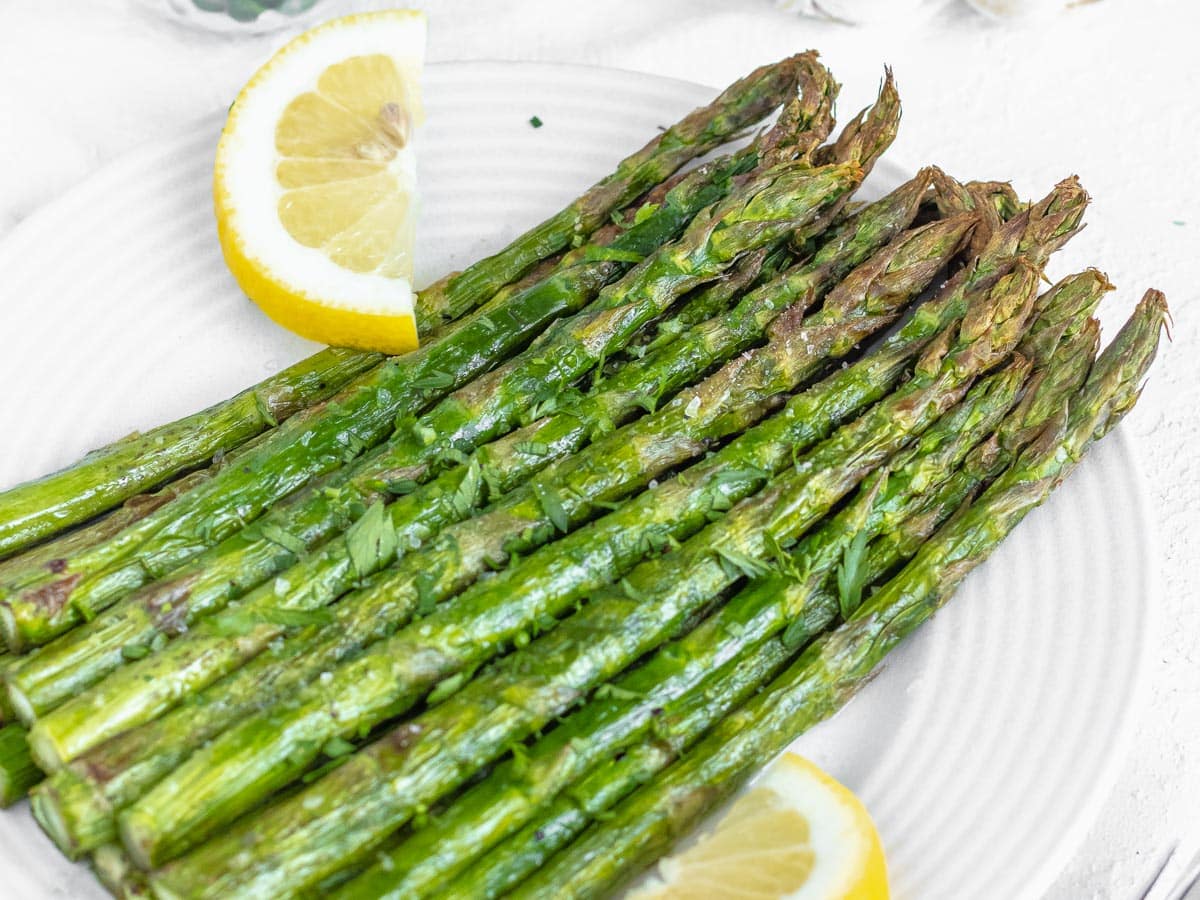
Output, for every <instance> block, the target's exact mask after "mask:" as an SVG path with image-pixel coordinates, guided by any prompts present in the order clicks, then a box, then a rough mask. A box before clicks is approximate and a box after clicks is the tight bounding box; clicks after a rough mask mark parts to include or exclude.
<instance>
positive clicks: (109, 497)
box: [0, 348, 383, 558]
mask: <svg viewBox="0 0 1200 900" xmlns="http://www.w3.org/2000/svg"><path fill="white" fill-rule="evenodd" d="M382 359H383V357H382V356H380V355H379V354H377V353H359V352H356V351H352V350H337V349H332V348H330V349H326V350H322V351H321V352H319V353H316V354H314V355H313V356H310V357H309V358H308V359H304V360H301V361H300V362H298V363H296V364H295V365H292V366H289V367H288V368H286V369H284V370H283V371H282V372H279V373H278V374H277V375H273V376H271V377H270V378H268V379H266V380H265V381H263V382H261V383H259V384H256V385H255V386H254V387H252V388H250V389H248V390H245V391H243V392H242V393H240V394H237V395H236V396H234V397H232V398H230V399H229V400H225V401H223V402H221V403H217V404H215V405H213V406H210V407H208V408H207V409H205V410H202V411H201V412H198V413H194V414H193V415H190V416H186V417H185V418H182V419H179V420H177V421H175V422H172V423H170V424H168V425H163V426H160V427H158V428H153V429H151V430H149V431H147V432H145V433H134V434H131V435H130V436H128V437H126V438H124V439H122V440H119V441H116V442H114V443H112V444H108V445H107V446H105V447H101V448H100V449H98V450H93V451H92V452H91V453H89V454H88V455H87V456H85V457H84V458H83V459H81V460H80V461H79V462H77V463H74V464H72V465H71V466H68V467H67V468H65V469H63V470H61V471H59V472H55V473H54V474H52V475H46V476H43V477H42V478H38V479H35V480H33V481H27V482H25V483H23V484H19V485H17V486H15V487H13V488H10V489H8V490H6V491H4V492H2V493H0V558H3V557H5V556H9V555H11V554H13V553H16V552H17V551H19V550H21V549H22V548H24V547H27V546H29V545H31V544H33V543H35V542H36V541H39V540H42V539H44V538H46V537H50V536H52V535H55V534H58V533H59V532H62V531H64V530H65V529H67V528H69V527H71V526H72V525H76V524H78V523H80V522H83V521H86V520H87V519H90V518H92V517H93V516H96V515H99V514H100V513H102V512H104V511H106V510H108V509H111V508H112V507H114V506H116V505H117V504H118V503H120V502H121V501H122V500H125V499H128V498H130V497H133V496H134V495H136V494H139V493H141V492H142V491H145V490H148V489H150V488H152V487H154V486H155V485H156V484H160V483H161V482H163V481H165V480H166V479H168V478H171V477H172V476H174V475H178V474H180V473H182V472H186V471H187V470H188V469H190V468H195V467H196V466H200V465H203V464H205V463H206V462H207V461H208V460H210V459H212V457H213V456H214V455H217V454H220V453H223V452H227V451H229V450H232V449H234V448H236V447H237V446H239V445H240V444H242V443H244V442H245V441H247V440H249V439H250V438H252V437H254V436H255V435H257V434H259V433H261V432H263V431H265V430H266V429H268V428H271V427H272V426H274V425H275V424H277V423H278V422H282V421H283V420H285V419H287V418H289V417H290V416H292V415H294V414H295V413H297V412H299V411H300V410H303V409H306V408H308V407H310V406H312V405H313V404H314V403H318V402H319V401H322V400H324V399H326V398H327V397H329V396H330V395H331V394H333V393H334V392H335V391H336V390H338V389H339V388H340V387H342V385H344V384H346V382H348V381H350V380H351V379H352V378H355V377H357V376H358V375H360V374H362V373H363V372H365V371H366V370H368V369H370V368H372V367H374V366H375V365H377V364H378V363H379V361H380V360H382Z"/></svg>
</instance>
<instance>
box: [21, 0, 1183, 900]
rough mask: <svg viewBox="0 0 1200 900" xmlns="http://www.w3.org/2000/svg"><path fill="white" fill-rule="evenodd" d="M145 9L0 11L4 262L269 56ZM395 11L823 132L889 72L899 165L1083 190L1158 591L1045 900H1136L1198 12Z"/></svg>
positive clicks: (1151, 859)
mask: <svg viewBox="0 0 1200 900" xmlns="http://www.w3.org/2000/svg"><path fill="white" fill-rule="evenodd" d="M323 2H324V3H325V4H326V5H327V7H328V8H329V9H330V10H331V11H333V10H349V9H352V8H361V7H364V6H368V5H370V4H368V3H364V2H357V3H356V2H353V0H323ZM147 5H148V2H147V3H138V2H134V0H88V2H86V3H81V2H79V0H4V2H3V3H0V123H3V125H2V135H3V136H2V137H0V239H2V238H3V236H4V234H5V233H6V232H7V231H8V230H9V229H10V228H11V227H12V226H13V225H15V224H16V223H17V222H19V221H20V220H21V219H22V217H24V216H25V215H27V214H28V213H29V212H31V211H32V210H34V209H36V208H37V207H38V206H39V205H40V204H42V203H45V202H47V201H48V200H51V199H53V198H54V197H56V196H58V195H59V194H61V193H62V192H64V191H66V190H68V189H69V188H70V187H71V186H72V185H73V184H75V183H77V182H78V181H80V180H81V179H83V178H85V177H86V176H87V175H88V174H89V173H90V172H92V171H93V170H95V169H96V168H97V167H99V166H100V165H102V164H103V163H105V162H106V161H108V160H111V159H113V158H115V157H117V156H119V155H120V154H121V153H122V152H124V151H125V150H127V149H129V148H131V147H133V146H135V145H137V144H139V143H142V142H144V141H147V140H153V139H155V138H158V137H165V136H169V135H172V134H173V133H175V132H177V131H179V130H180V129H182V128H184V127H186V126H187V125H188V124H189V123H191V122H193V121H194V120H195V119H197V118H199V117H200V116H202V115H204V114H206V113H210V112H212V111H213V110H217V109H221V108H223V107H224V106H227V105H228V103H229V102H230V100H231V99H232V98H233V96H234V94H235V93H236V89H237V87H238V86H240V85H241V83H242V82H243V81H244V80H245V79H246V78H247V77H248V76H249V74H250V73H251V72H252V71H253V69H254V68H255V67H256V65H257V64H258V62H260V61H261V60H262V58H263V57H264V54H266V53H267V52H268V51H269V50H270V49H271V48H272V47H273V46H274V45H275V44H276V43H277V42H278V41H280V40H281V39H282V38H281V36H279V35H273V36H267V37H259V38H250V37H239V38H237V39H235V40H230V39H226V38H223V37H218V36H212V35H208V34H205V33H201V32H197V31H192V30H189V29H185V28H181V27H174V26H167V25H164V24H163V22H162V21H161V20H160V19H159V18H158V17H157V16H156V15H154V14H152V13H149V12H147V11H146V10H145V8H144V7H146V6H147ZM410 5H413V6H419V7H422V8H425V9H426V10H427V11H428V12H429V15H430V20H431V27H430V36H429V57H430V59H431V60H446V59H475V58H501V59H533V60H554V61H570V62H579V63H594V64H598V65H606V66H617V67H621V68H627V69H635V70H640V71H646V72H653V73H656V74H662V75H671V76H676V77H679V78H687V79H691V80H694V81H699V82H703V83H707V84H712V85H724V84H726V83H728V82H729V81H731V80H733V79H734V78H736V77H737V76H739V75H741V74H743V73H744V72H746V71H748V70H749V69H750V68H752V67H754V66H755V65H757V64H759V63H761V62H764V61H767V60H771V59H775V58H778V57H780V56H783V55H785V54H787V53H791V52H794V51H796V50H799V49H804V48H808V47H815V48H817V49H819V50H820V51H821V53H822V54H823V57H824V59H825V61H826V63H827V64H828V65H829V66H830V67H831V68H832V69H833V71H834V73H835V74H836V75H837V77H838V78H839V79H840V80H841V81H842V82H843V83H844V88H843V91H842V95H841V109H842V110H843V118H844V117H845V114H846V112H848V111H850V110H855V109H857V108H859V107H860V106H862V105H864V104H865V103H867V102H869V100H870V99H871V97H872V96H873V93H874V91H875V88H876V86H877V84H878V81H879V78H880V74H881V71H882V67H883V65H884V64H890V65H892V66H893V67H894V69H895V72H896V76H897V78H898V81H899V85H900V89H901V94H902V96H903V98H904V125H903V128H902V130H901V132H900V137H899V139H898V140H897V141H896V144H895V146H894V148H893V150H892V151H891V154H892V156H893V158H895V159H896V160H898V161H900V162H902V163H904V164H907V165H911V166H913V167H916V166H918V165H920V164H923V163H927V162H935V163H937V164H939V165H941V166H942V167H944V168H946V169H947V170H948V171H950V172H951V173H953V174H955V175H957V176H959V177H961V178H998V179H1011V180H1012V181H1013V182H1014V184H1015V185H1016V187H1017V189H1018V190H1019V191H1020V192H1021V193H1022V194H1023V195H1025V196H1041V195H1042V194H1044V193H1045V192H1046V191H1047V190H1048V189H1049V187H1050V186H1051V185H1052V184H1053V183H1054V182H1055V181H1057V180H1059V179H1060V178H1062V177H1064V176H1065V175H1068V174H1072V173H1076V174H1078V175H1079V176H1080V177H1081V179H1082V180H1083V183H1084V185H1085V186H1087V188H1088V189H1089V190H1090V191H1091V192H1092V194H1093V196H1094V197H1095V202H1094V204H1093V207H1092V209H1091V211H1090V213H1089V216H1088V219H1089V223H1090V225H1089V227H1088V229H1087V230H1086V231H1085V232H1084V233H1083V234H1082V235H1081V236H1080V237H1078V238H1077V239H1075V240H1074V241H1072V242H1071V244H1070V245H1069V246H1068V248H1067V249H1066V250H1065V251H1063V253H1062V254H1061V257H1062V258H1061V260H1060V261H1059V262H1058V263H1056V271H1057V272H1059V273H1060V274H1061V273H1064V272H1066V271H1068V270H1069V269H1073V268H1075V267H1082V266H1086V265H1097V266H1099V267H1101V268H1103V269H1104V270H1105V271H1106V272H1108V274H1109V276H1110V277H1111V278H1112V280H1113V281H1114V282H1115V283H1116V284H1117V286H1118V288H1119V289H1120V290H1119V291H1117V292H1116V293H1115V294H1114V295H1112V296H1111V297H1110V298H1109V299H1108V300H1106V301H1105V303H1104V305H1103V306H1102V308H1101V317H1102V319H1103V320H1104V321H1105V322H1106V323H1107V324H1108V325H1110V326H1111V325H1113V323H1115V322H1117V321H1118V320H1119V318H1120V317H1122V316H1123V315H1124V314H1125V313H1126V312H1127V311H1128V310H1129V309H1130V308H1131V306H1132V304H1133V302H1134V301H1135V300H1136V299H1137V297H1138V296H1139V295H1140V294H1141V292H1142V291H1143V290H1144V289H1145V288H1146V287H1148V286H1151V285H1153V286H1156V287H1159V288H1161V289H1163V290H1164V291H1166V293H1167V296H1168V298H1169V299H1170V301H1171V304H1172V306H1173V308H1174V311H1175V317H1176V323H1175V328H1174V344H1173V345H1170V346H1167V347H1166V349H1165V351H1164V353H1163V354H1162V357H1161V359H1160V361H1159V363H1158V364H1157V366H1156V368H1155V371H1154V375H1153V378H1152V380H1151V382H1150V384H1149V386H1148V387H1147V389H1146V392H1145V396H1144V398H1143V400H1142V402H1141V404H1140V405H1139V407H1138V408H1137V410H1136V411H1135V412H1134V413H1133V414H1132V415H1131V416H1130V417H1129V419H1128V420H1127V422H1126V424H1125V425H1123V426H1122V427H1124V428H1126V429H1127V430H1128V432H1130V433H1132V434H1133V435H1134V436H1135V438H1136V440H1137V441H1138V443H1139V445H1140V452H1141V458H1142V460H1143V466H1144V470H1145V473H1146V476H1147V482H1148V485H1149V490H1150V491H1151V494H1152V499H1153V507H1154V509H1155V510H1157V514H1158V531H1159V535H1160V537H1159V540H1160V545H1161V549H1162V566H1163V571H1164V575H1165V577H1164V579H1163V582H1164V585H1165V590H1164V596H1163V602H1162V610H1161V615H1160V617H1159V622H1160V626H1159V638H1158V641H1157V646H1156V650H1155V652H1154V654H1153V657H1152V660H1151V663H1150V665H1151V672H1150V683H1151V687H1150V690H1149V693H1148V699H1147V703H1146V705H1145V708H1144V709H1143V710H1141V719H1140V723H1139V726H1138V730H1137V734H1136V737H1135V739H1134V743H1133V749H1132V751H1131V754H1130V756H1129V759H1128V760H1127V762H1126V764H1125V766H1124V768H1123V771H1122V774H1121V775H1120V776H1119V779H1118V781H1117V784H1116V787H1115V789H1114V791H1113V793H1112V796H1111V797H1110V799H1109V800H1108V802H1107V803H1106V804H1105V806H1104V807H1103V810H1102V812H1101V814H1100V817H1099V818H1098V820H1097V821H1096V823H1095V825H1094V827H1093V828H1092V830H1091V832H1090V834H1089V835H1088V837H1087V839H1086V841H1085V843H1084V845H1083V846H1082V847H1081V849H1080V851H1079V852H1078V853H1077V855H1076V856H1075V858H1074V860H1073V861H1072V862H1071V863H1070V865H1069V866H1068V868H1067V869H1066V870H1065V871H1064V872H1063V874H1062V876H1061V878H1060V879H1059V881H1058V882H1057V884H1056V885H1055V886H1054V888H1053V889H1052V890H1051V891H1050V893H1049V894H1048V895H1047V896H1048V897H1049V898H1053V900H1079V898H1089V897H1095V898H1110V897H1111V898H1118V900H1132V898H1134V897H1140V896H1141V892H1142V890H1143V889H1144V887H1145V885H1146V883H1147V882H1148V881H1149V879H1150V878H1151V877H1152V875H1153V873H1154V871H1155V870H1156V869H1157V868H1158V866H1159V865H1160V864H1161V862H1162V860H1163V858H1164V857H1165V855H1166V853H1167V851H1168V850H1169V849H1170V848H1171V847H1172V846H1173V845H1174V844H1175V843H1176V842H1178V841H1180V840H1183V841H1185V842H1186V841H1189V840H1191V841H1193V842H1194V841H1195V840H1196V838H1197V835H1198V834H1200V813H1198V812H1197V809H1200V802H1198V801H1200V751H1198V750H1197V747H1198V746H1200V611H1198V608H1200V607H1198V604H1197V593H1198V591H1200V573H1198V572H1197V567H1196V566H1195V565H1193V563H1195V562H1196V561H1197V560H1198V559H1200V453H1198V452H1197V441H1200V427H1198V423H1197V414H1196V410H1197V407H1198V406H1200V355H1197V352H1196V350H1195V349H1194V348H1195V346H1196V338H1197V336H1198V332H1200V324H1198V323H1200V316H1197V315H1196V314H1195V312H1194V309H1193V307H1194V305H1195V304H1194V300H1195V298H1196V294H1197V290H1198V286H1200V160H1198V158H1197V154H1198V151H1200V63H1198V61H1197V58H1196V52H1195V47H1196V39H1197V37H1200V3H1197V2H1196V0H1099V2H1095V3H1092V4H1084V5H1081V6H1079V7H1078V8H1076V9H1074V10H1072V11H1071V12H1069V13H1067V14H1064V15H1063V16H1061V17H1059V18H1056V19H1053V20H1051V21H1049V22H1043V23H1040V24H1038V25H1036V26H1033V25H1023V26H1018V25H993V24H989V23H988V22H987V21H985V20H983V19H981V18H980V17H978V16H977V15H976V14H974V13H972V12H970V11H969V10H968V9H966V8H965V7H961V6H952V7H950V8H948V9H946V10H944V11H943V12H941V13H939V14H938V15H936V16H935V17H934V18H933V19H932V20H928V21H923V22H911V23H907V24H906V25H905V26H903V27H899V28H898V27H896V26H890V27H861V28H848V27H845V26H841V25H836V24H830V23H825V22H817V21H813V20H811V19H803V18H799V17H797V16H795V15H792V14H788V13H784V12H781V11H779V10H777V9H776V8H775V7H774V6H773V5H772V3H771V2H770V0H606V2H601V0H595V2H582V0H572V2H567V3H564V2H562V0H488V2H470V0H425V2H420V0H412V2H411V3H410ZM0 277H2V275H0ZM1110 330H1111V329H1110ZM1097 652H1103V648H1097ZM947 838H948V839H950V840H952V839H953V836H952V835H948V836H947Z"/></svg>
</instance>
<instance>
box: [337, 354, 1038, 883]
mask: <svg viewBox="0 0 1200 900" xmlns="http://www.w3.org/2000/svg"><path fill="white" fill-rule="evenodd" d="M1028 370H1029V366H1028V364H1027V363H1026V362H1024V361H1023V360H1022V361H1019V362H1015V363H1013V364H1010V365H1009V366H1008V367H1007V368H1006V369H1005V370H1004V371H1003V372H1001V373H999V374H997V375H995V376H992V377H990V378H988V379H986V380H984V381H982V382H980V383H978V384H976V385H975V387H974V388H972V390H971V392H970V393H969V394H968V395H967V397H966V399H965V400H964V401H963V402H962V403H961V404H960V405H959V406H958V407H956V408H955V409H953V410H951V411H950V412H949V413H947V414H946V415H945V416H943V417H942V418H941V419H939V420H938V421H937V422H936V423H934V425H933V426H932V427H931V428H930V430H929V431H927V432H926V433H925V434H924V435H922V436H921V438H920V439H919V441H918V444H917V446H915V447H914V448H912V450H910V451H908V453H907V456H906V458H903V459H901V460H899V461H897V462H896V463H895V466H896V468H897V469H898V471H897V472H896V473H894V474H893V475H892V476H889V477H887V478H886V479H885V478H881V477H873V478H872V479H869V480H868V482H867V483H866V484H864V486H863V488H862V489H860V495H859V496H858V497H857V498H856V499H855V501H854V502H853V503H852V504H851V505H850V506H848V507H847V508H846V509H845V510H843V511H842V512H840V513H839V514H838V515H836V516H835V517H834V518H833V520H832V521H830V522H829V523H827V524H825V525H824V526H823V527H822V528H821V529H820V530H819V531H817V532H816V533H814V534H813V535H811V536H810V537H808V538H806V539H805V540H804V541H802V542H801V546H800V548H799V549H798V550H796V551H794V552H793V554H792V557H793V558H792V562H791V563H790V564H789V565H787V567H786V569H785V573H786V574H785V573H780V574H778V575H775V576H774V577H766V578H762V579H759V580H756V581H755V582H754V583H753V584H752V585H751V586H750V587H748V588H746V589H745V590H743V591H742V592H741V593H739V594H738V596H737V597H735V598H734V599H733V600H731V601H730V602H729V603H728V604H727V605H726V606H725V607H723V608H722V609H720V610H719V611H717V612H716V613H714V614H713V615H712V616H711V617H710V618H709V619H708V620H707V621H706V622H704V623H703V624H701V625H700V626H699V627H697V628H696V629H695V630H694V631H692V632H691V633H690V634H688V635H687V636H685V637H683V638H681V639H679V640H677V641H675V642H674V643H673V644H671V645H668V646H667V647H665V648H663V649H662V650H660V651H658V652H656V654H655V655H654V657H653V658H652V659H651V660H650V661H648V662H647V663H646V664H645V665H643V666H642V667H640V668H638V669H635V670H633V671H632V672H630V673H627V674H625V675H623V676H622V677H621V678H619V679H618V680H617V681H616V682H614V685H613V687H612V689H611V690H610V691H609V692H608V693H607V694H606V695H605V696H603V697H602V698H598V699H595V700H593V701H592V702H590V703H589V704H588V705H587V706H585V707H583V709H581V710H580V711H579V712H577V713H575V714H573V715H572V716H570V717H569V718H568V719H567V720H566V722H564V723H562V724H561V725H560V726H559V727H558V728H556V729H555V730H554V731H553V732H551V733H550V734H549V735H548V736H547V737H545V738H543V739H542V740H540V741H538V742H537V743H536V744H535V745H534V746H533V747H532V748H530V750H529V751H528V752H527V753H526V752H522V753H520V754H518V755H516V756H514V757H513V758H512V759H511V760H509V761H506V762H504V763H501V764H500V765H499V766H497V768H496V769H495V770H494V771H493V772H492V773H491V774H490V775H489V776H488V778H487V779H486V780H485V781H483V782H481V783H480V784H478V785H476V786H475V787H473V788H471V789H470V791H469V792H468V793H467V794H465V795H464V796H462V797H460V798H458V799H457V800H456V801H455V802H454V803H453V805H452V806H451V807H450V808H449V809H448V810H446V811H445V812H444V813H442V814H440V815H439V816H438V817H437V819H436V821H434V822H433V823H432V824H430V825H428V826H426V827H424V828H421V829H419V830H418V831H417V832H416V833H415V834H413V835H412V836H411V837H410V838H409V839H408V840H405V841H401V842H400V843H399V845H398V846H397V847H396V848H395V849H394V850H389V851H387V852H384V853H381V854H379V855H378V861H377V862H375V863H374V864H373V865H372V866H371V869H370V870H369V871H368V873H367V874H365V875H364V876H363V877H361V878H359V879H356V881H355V882H354V885H353V886H352V887H350V888H348V889H347V890H346V891H345V892H344V893H346V895H347V896H357V897H366V896H372V897H380V896H385V895H386V896H395V897H417V896H426V895H428V894H429V893H431V892H432V891H434V890H435V889H436V888H437V886H438V885H439V883H442V882H444V880H445V879H447V878H449V877H452V876H453V875H455V874H457V872H458V871H460V870H461V869H462V868H463V867H465V866H466V865H467V864H468V863H469V862H470V861H471V859H472V858H473V856H475V855H478V854H481V853H483V852H484V851H486V850H487V849H488V848H489V847H490V846H492V845H494V844H495V843H496V842H498V841H499V840H501V839H502V838H504V837H505V836H507V835H508V834H510V833H512V831H514V830H516V829H517V828H519V827H521V826H522V825H524V824H525V823H526V822H528V821H529V820H530V819H531V818H532V817H533V815H534V814H535V813H536V812H537V810H538V809H539V807H540V806H541V805H542V804H545V803H547V802H549V801H550V800H551V799H553V798H554V797H555V795H557V794H558V793H559V792H560V791H561V790H563V789H565V788H566V787H568V786H569V785H570V784H571V783H572V782H574V781H575V780H576V779H578V778H579V777H580V776H582V775H583V774H585V773H586V772H587V771H588V770H590V769H591V768H593V767H594V766H596V765H598V764H601V763H602V762H603V761H604V760H606V759H608V758H610V757H611V756H612V754H613V753H616V752H619V751H621V750H623V749H624V748H626V747H627V746H629V745H630V744H631V743H632V742H634V741H635V740H638V739H640V738H641V737H642V736H644V735H645V734H646V733H647V732H648V731H650V730H652V729H653V726H654V724H655V720H656V718H657V715H656V711H658V710H661V709H662V708H664V707H665V706H666V705H667V704H668V703H669V702H671V701H672V700H675V699H677V698H678V697H680V696H681V695H683V694H685V693H686V692H687V691H690V690H692V689H694V688H695V687H696V686H697V684H698V683H699V682H700V681H701V680H702V679H703V678H704V676H705V675H707V674H708V673H710V672H712V671H714V670H715V669H718V668H719V667H720V666H722V665H724V664H726V663H727V662H731V663H736V662H739V661H749V660H752V659H754V657H755V655H756V654H757V653H758V652H759V650H760V646H761V644H763V643H765V642H767V641H768V640H769V639H770V638H771V637H772V636H774V635H776V634H777V633H779V632H781V631H783V629H784V628H785V627H786V626H787V624H788V622H789V621H790V620H792V619H795V618H796V617H798V616H799V615H801V614H802V613H803V612H804V611H805V610H806V608H807V606H808V601H809V598H810V596H811V594H812V593H813V591H814V590H816V588H817V587H819V586H820V585H821V584H822V583H823V582H824V581H825V579H826V576H828V575H829V574H830V573H831V572H832V571H833V570H834V569H835V568H836V566H837V564H838V562H839V561H840V560H841V559H842V557H843V555H844V554H845V551H846V548H847V547H848V546H849V544H850V542H851V541H852V540H855V539H859V538H858V536H859V535H862V536H863V538H861V539H863V540H865V539H867V538H868V537H870V536H874V535H875V534H877V533H879V532H880V531H881V530H889V531H890V530H892V528H894V527H895V523H896V522H899V521H902V520H903V518H904V517H905V516H906V515H908V514H909V511H910V507H912V506H913V505H914V504H915V503H916V500H917V499H918V498H919V496H920V492H921V491H922V490H923V488H924V486H925V484H926V483H927V482H930V481H931V480H932V481H933V482H934V483H936V480H937V479H938V478H944V477H945V473H946V471H947V470H950V469H952V468H953V467H954V466H956V465H957V464H958V463H959V462H961V461H962V458H963V457H964V456H965V455H966V453H967V452H968V451H969V450H970V449H971V447H972V446H974V445H975V444H976V443H978V442H979V441H980V440H982V439H983V438H985V437H986V436H987V435H988V434H990V433H991V431H992V430H993V429H994V428H995V427H996V426H997V424H998V423H999V421H1000V418H1001V417H1002V416H1003V415H1004V413H1005V412H1006V411H1007V410H1008V409H1009V408H1010V407H1011V406H1012V404H1013V403H1014V402H1015V401H1016V399H1017V397H1018V396H1019V393H1020V388H1021V385H1022V384H1023V383H1024V381H1025V377H1026V375H1027V374H1028ZM835 609H836V607H835ZM791 640H792V636H791V635H789V643H790V642H791Z"/></svg>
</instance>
